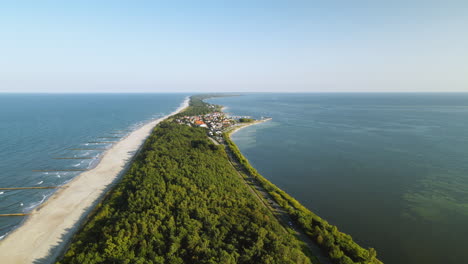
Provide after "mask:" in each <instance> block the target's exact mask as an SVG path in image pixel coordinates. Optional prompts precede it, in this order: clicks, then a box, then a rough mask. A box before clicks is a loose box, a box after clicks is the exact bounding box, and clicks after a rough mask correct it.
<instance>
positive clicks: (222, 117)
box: [175, 112, 252, 143]
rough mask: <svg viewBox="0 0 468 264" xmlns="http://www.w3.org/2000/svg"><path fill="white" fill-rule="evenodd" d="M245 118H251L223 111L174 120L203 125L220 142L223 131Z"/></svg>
mask: <svg viewBox="0 0 468 264" xmlns="http://www.w3.org/2000/svg"><path fill="white" fill-rule="evenodd" d="M245 120H252V119H250V118H249V117H244V116H235V117H228V116H227V115H226V114H225V113H223V112H212V113H209V114H205V115H197V116H183V117H181V118H179V119H176V120H175V121H176V122H177V123H179V124H185V125H188V126H193V127H203V128H206V129H208V135H209V136H210V137H212V138H213V139H215V140H216V141H218V142H220V143H222V142H223V137H222V134H223V132H224V131H225V130H226V129H227V128H229V127H231V126H233V125H235V124H237V123H239V122H241V123H242V122H245Z"/></svg>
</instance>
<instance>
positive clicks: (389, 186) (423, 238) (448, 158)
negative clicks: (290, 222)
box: [209, 94, 468, 264]
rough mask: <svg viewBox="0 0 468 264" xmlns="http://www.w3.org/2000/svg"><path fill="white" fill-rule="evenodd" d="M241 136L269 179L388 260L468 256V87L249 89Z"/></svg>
mask: <svg viewBox="0 0 468 264" xmlns="http://www.w3.org/2000/svg"><path fill="white" fill-rule="evenodd" d="M209 101H210V102H212V103H216V104H221V105H225V106H227V107H228V108H227V110H226V111H227V112H230V113H232V114H233V115H249V116H253V117H257V118H259V117H261V116H268V117H272V118H273V120H272V121H270V122H266V123H263V124H259V125H256V126H251V127H248V128H245V129H243V130H240V131H239V132H238V133H236V134H234V136H233V139H234V141H235V142H236V143H237V144H238V146H239V147H240V149H241V151H242V152H243V153H244V154H245V155H246V157H247V158H248V159H249V160H250V161H251V162H252V164H253V165H254V167H255V168H257V169H258V170H259V172H260V173H262V174H263V175H264V176H265V177H266V178H268V179H269V180H270V181H272V182H273V183H275V184H276V185H278V186H279V187H280V188H282V189H283V190H285V191H287V192H288V193H289V194H291V195H292V196H294V197H295V198H297V199H298V200H299V201H300V202H301V203H303V204H304V205H305V206H306V207H308V208H309V209H311V210H312V211H314V212H316V213H317V214H318V215H320V216H321V217H323V218H325V219H326V220H328V221H329V222H331V223H333V224H335V225H337V226H338V227H339V229H341V230H342V231H344V232H346V233H349V234H351V235H352V236H353V238H354V239H355V240H356V241H358V242H359V243H360V244H361V245H363V246H366V247H369V246H371V247H374V248H376V249H377V252H378V253H379V258H381V259H382V260H383V261H384V262H385V263H387V264H389V263H390V264H415V263H425V264H436V263H437V264H439V263H446V264H461V263H468V94H247V95H244V96H238V97H226V98H217V99H211V100H209Z"/></svg>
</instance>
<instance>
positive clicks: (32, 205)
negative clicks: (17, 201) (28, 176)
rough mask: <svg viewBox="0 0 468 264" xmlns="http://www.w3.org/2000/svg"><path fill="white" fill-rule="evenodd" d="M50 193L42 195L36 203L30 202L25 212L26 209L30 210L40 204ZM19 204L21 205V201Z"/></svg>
mask: <svg viewBox="0 0 468 264" xmlns="http://www.w3.org/2000/svg"><path fill="white" fill-rule="evenodd" d="M49 196H50V195H44V194H43V195H42V199H41V200H40V201H39V202H36V203H32V204H31V205H29V206H28V207H26V208H25V209H24V210H25V211H26V212H28V211H31V210H32V209H34V208H36V207H37V206H38V205H40V204H42V203H43V202H44V201H45V200H46V199H47V197H49ZM21 206H23V203H21Z"/></svg>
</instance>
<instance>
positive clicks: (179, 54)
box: [0, 0, 468, 93]
mask: <svg viewBox="0 0 468 264" xmlns="http://www.w3.org/2000/svg"><path fill="white" fill-rule="evenodd" d="M0 92H48V93H55V92H60V93H77V92H80V93H81V92H83V93H88V92H468V1H466V0H465V1H463V0H462V1H456V0H440V1H431V0H426V1H419V0H406V1H399V0H393V1H378V0H373V1H362V0H353V1H349V0H343V1H334V0H328V1H313V0H308V1H300V0H284V1H276V0H268V1H266V0H265V1H264V0H258V1H255V0H248V1H245V0H237V1H221V0H217V1H204V0H198V1H180V0H173V1H157V0H153V1H143V0H134V1H119V0H112V1H110V0H100V1H95V0H93V1H89V0H81V1H47V0H42V1H37V0H31V1H22V0H17V1H2V0H0Z"/></svg>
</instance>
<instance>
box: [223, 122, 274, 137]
mask: <svg viewBox="0 0 468 264" xmlns="http://www.w3.org/2000/svg"><path fill="white" fill-rule="evenodd" d="M270 120H272V118H266V119H262V120H255V121H253V122H250V123H246V124H242V125H239V126H236V127H234V128H233V129H231V130H228V131H227V133H228V134H229V137H231V136H232V135H233V134H234V133H236V132H237V131H239V130H241V129H243V128H246V127H249V126H253V125H258V124H261V123H265V122H267V121H270Z"/></svg>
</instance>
